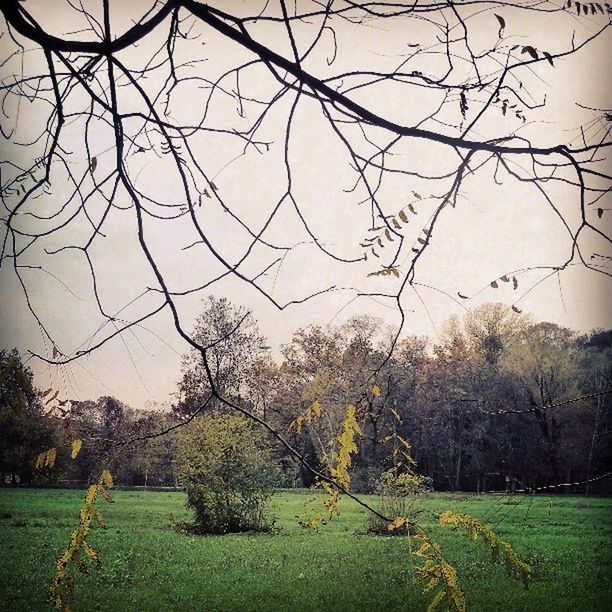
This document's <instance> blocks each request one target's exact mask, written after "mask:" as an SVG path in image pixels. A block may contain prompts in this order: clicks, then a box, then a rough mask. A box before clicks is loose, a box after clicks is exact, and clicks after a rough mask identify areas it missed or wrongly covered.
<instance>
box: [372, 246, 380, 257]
mask: <svg viewBox="0 0 612 612" xmlns="http://www.w3.org/2000/svg"><path fill="white" fill-rule="evenodd" d="M372 255H374V257H380V255H379V254H378V253H377V252H376V251H375V250H374V247H372Z"/></svg>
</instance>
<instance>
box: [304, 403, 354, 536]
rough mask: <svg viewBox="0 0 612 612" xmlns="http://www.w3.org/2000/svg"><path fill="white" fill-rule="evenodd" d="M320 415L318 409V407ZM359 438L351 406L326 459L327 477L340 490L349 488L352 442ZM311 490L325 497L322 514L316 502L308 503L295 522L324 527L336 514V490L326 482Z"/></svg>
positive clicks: (337, 511)
mask: <svg viewBox="0 0 612 612" xmlns="http://www.w3.org/2000/svg"><path fill="white" fill-rule="evenodd" d="M319 413H320V407H319ZM360 434H361V428H360V427H359V423H358V422H357V408H356V407H355V406H353V405H352V404H351V405H349V406H348V407H347V409H346V413H345V416H344V420H343V422H342V431H341V433H340V435H339V436H338V437H337V438H336V440H335V443H336V444H335V448H334V450H333V451H332V453H331V454H330V455H329V458H328V461H329V464H330V465H329V475H330V477H331V479H332V480H333V481H334V482H336V483H338V484H339V485H340V487H341V488H342V489H344V490H347V491H348V490H349V489H350V486H351V471H350V470H351V466H352V456H353V455H354V454H355V453H357V450H358V449H357V443H356V442H355V438H356V437H357V436H358V435H360ZM315 487H317V488H319V489H322V490H323V491H324V492H325V493H327V495H328V497H327V498H326V499H324V500H323V507H324V508H325V512H323V511H322V510H321V507H320V505H321V504H320V499H319V498H317V497H314V498H311V499H309V500H308V501H307V502H306V503H305V504H304V510H303V512H301V513H300V514H299V515H298V522H299V524H300V525H301V526H302V527H306V528H311V529H315V530H316V529H318V528H319V527H320V526H321V525H324V524H325V521H326V519H332V518H333V517H334V516H337V515H338V514H339V513H340V510H339V503H340V490H339V489H338V488H337V487H335V486H333V485H332V484H331V483H330V482H327V481H326V480H321V479H319V480H317V482H316V484H315Z"/></svg>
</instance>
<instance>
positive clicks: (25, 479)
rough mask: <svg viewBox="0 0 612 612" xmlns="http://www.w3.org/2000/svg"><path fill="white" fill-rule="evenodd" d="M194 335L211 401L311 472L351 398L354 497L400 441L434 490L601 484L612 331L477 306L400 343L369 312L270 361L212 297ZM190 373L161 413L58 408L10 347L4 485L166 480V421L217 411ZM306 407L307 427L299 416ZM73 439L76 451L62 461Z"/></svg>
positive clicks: (172, 478)
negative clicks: (250, 418) (274, 436)
mask: <svg viewBox="0 0 612 612" xmlns="http://www.w3.org/2000/svg"><path fill="white" fill-rule="evenodd" d="M194 335H195V337H197V339H198V341H201V342H203V343H206V344H208V345H209V346H211V348H210V349H209V361H210V363H211V364H212V365H213V367H214V371H213V372H212V374H213V375H214V380H215V381H216V385H217V386H218V388H219V389H220V390H221V392H222V393H223V394H224V395H225V396H226V397H229V398H231V399H232V401H233V402H234V403H237V404H238V405H240V406H244V407H245V409H247V410H248V411H249V412H252V413H253V414H255V415H257V416H258V417H260V418H262V419H264V420H266V421H267V422H269V423H270V424H271V425H272V426H273V427H274V428H276V429H277V430H278V431H279V432H281V434H282V435H283V436H284V437H285V439H286V440H287V442H288V443H289V444H290V445H291V446H292V447H293V448H294V449H296V450H297V451H299V452H300V453H302V454H303V455H304V456H305V457H306V458H307V460H308V461H309V462H310V463H311V464H312V465H313V466H315V467H317V468H318V469H320V470H322V471H325V469H326V468H325V461H324V457H325V453H326V452H327V450H328V448H329V444H330V441H332V440H334V439H335V438H336V437H337V436H338V434H339V432H340V428H341V426H342V420H343V416H344V413H345V410H346V407H347V405H350V404H352V405H354V406H355V407H356V414H357V419H358V422H359V425H360V428H361V435H360V436H359V438H358V448H359V451H358V455H357V457H356V460H355V464H354V465H353V477H352V488H353V489H354V490H355V491H361V492H368V491H371V490H372V489H373V487H374V483H375V482H376V480H377V478H378V477H379V476H380V474H381V473H382V472H383V471H384V470H386V469H389V467H390V464H391V463H392V462H393V461H397V458H396V457H395V456H394V454H393V448H392V446H393V444H394V441H397V439H398V436H399V437H400V438H401V439H402V440H406V441H407V442H409V444H410V445H411V450H410V452H411V455H412V458H413V459H414V461H415V462H416V466H415V468H414V469H415V470H416V472H418V473H419V474H421V475H423V476H427V477H428V478H430V479H431V482H432V484H433V488H434V489H436V490H441V491H446V490H450V491H458V490H462V491H489V490H544V491H548V490H552V491H564V492H565V491H574V492H588V493H597V492H606V493H610V492H611V491H612V483H611V479H610V478H608V477H606V474H608V473H609V472H610V471H611V470H612V444H611V442H612V431H611V430H612V422H611V410H610V404H611V391H612V382H611V377H612V361H611V356H612V330H606V331H604V330H595V331H592V332H591V333H588V334H585V335H580V334H578V333H576V332H575V331H573V330H571V329H567V328H564V327H560V326H559V325H557V324H555V323H549V322H539V323H535V322H533V321H532V320H531V319H530V318H529V317H528V316H527V315H525V314H523V313H520V312H517V311H516V310H511V309H509V308H507V307H505V306H503V305H501V304H485V305H483V306H481V307H479V308H476V309H474V310H472V311H467V312H466V314H465V316H464V317H463V318H458V317H451V318H450V319H448V321H447V322H446V324H445V325H444V326H443V327H442V328H441V329H439V330H438V333H437V336H436V337H435V339H431V338H426V337H416V336H413V337H402V338H400V339H397V338H396V336H395V331H394V329H392V328H391V327H389V326H387V325H385V324H383V322H382V321H380V320H378V319H375V318H371V317H367V316H361V317H356V318H353V319H351V320H349V321H348V322H347V323H345V324H343V325H340V326H336V327H331V326H330V327H318V326H309V327H306V328H303V329H300V330H298V331H297V332H296V333H295V334H294V335H293V337H292V338H291V340H290V341H289V342H288V343H287V344H285V345H284V346H283V347H282V349H281V358H280V359H274V358H273V357H272V355H271V351H270V347H269V346H268V345H267V341H266V339H265V338H264V337H262V335H261V334H260V332H259V330H258V327H257V323H256V321H255V320H254V319H253V317H252V316H251V315H250V313H249V312H248V311H246V310H245V309H243V308H242V307H238V306H235V305H233V304H231V303H230V302H229V301H228V300H226V299H216V298H213V297H210V298H208V301H207V304H206V308H205V310H204V312H203V313H202V315H201V316H200V318H199V319H198V321H197V324H196V327H195V329H194ZM202 367H203V366H202V364H201V362H200V361H199V359H198V357H197V355H196V354H195V353H193V354H186V355H185V356H184V358H183V363H182V378H181V380H180V381H179V382H178V385H177V389H176V393H175V395H174V398H173V401H172V405H171V406H169V407H168V409H167V410H162V411H139V410H134V409H132V408H130V407H129V406H126V405H125V404H123V403H122V402H121V401H119V400H117V399H115V398H113V397H101V398H99V399H97V400H93V399H92V400H86V401H68V400H63V399H61V396H60V394H59V393H58V392H57V391H54V390H37V389H35V388H34V387H33V384H32V379H33V377H32V373H31V371H30V370H29V369H28V368H27V366H24V365H23V363H22V360H21V358H20V356H19V355H18V354H17V352H16V351H12V352H9V351H2V352H0V372H1V378H0V388H1V404H0V425H1V426H0V449H1V456H0V458H1V466H2V468H1V469H2V483H3V484H5V485H11V484H36V483H37V484H46V485H48V484H55V485H64V486H83V485H85V484H86V483H88V482H90V481H91V480H92V479H95V478H96V477H97V475H98V474H99V472H100V469H101V466H102V465H103V464H104V463H105V462H108V461H109V457H110V458H111V460H112V461H113V463H114V468H113V474H114V477H115V482H116V484H118V485H125V486H178V485H179V483H178V482H177V476H176V465H175V461H176V454H177V450H178V445H180V443H181V437H180V432H181V430H182V429H183V427H177V428H174V426H175V425H177V424H180V423H186V424H185V425H184V427H189V426H190V424H191V422H193V421H196V419H205V418H207V414H210V413H211V412H218V411H223V410H227V409H224V408H223V407H221V406H220V405H216V404H215V403H214V402H206V401H205V398H206V396H207V391H208V387H207V382H206V380H207V379H206V376H204V373H203V371H202ZM314 402H317V410H318V411H320V418H317V419H310V418H309V415H311V414H312V412H311V410H312V406H313V404H314ZM302 425H303V426H302ZM167 429H168V430H170V431H169V432H168V433H165V434H164V435H161V436H157V435H154V434H157V433H159V432H162V431H164V430H167ZM151 436H152V437H151ZM74 439H80V440H82V441H83V443H82V448H81V451H80V454H79V456H78V459H77V460H74V461H72V460H71V459H70V453H71V447H70V440H74ZM50 447H54V448H57V449H58V450H57V457H56V458H55V457H54V467H53V469H51V468H50V467H49V466H46V467H44V466H43V468H42V469H39V470H36V469H35V466H34V464H35V461H36V457H37V455H38V454H39V453H40V452H42V451H44V450H45V449H47V448H50ZM274 456H275V457H276V460H277V462H278V464H279V466H280V467H281V471H280V472H281V474H282V479H281V480H280V481H279V485H280V486H286V487H302V486H310V485H312V484H313V478H312V476H311V474H310V473H309V472H308V471H307V470H305V469H303V467H300V465H299V464H297V463H296V462H295V461H294V460H293V459H292V458H291V456H290V455H289V454H288V452H287V450H286V448H284V447H283V446H282V445H280V444H278V443H276V442H275V445H274ZM568 483H581V484H574V485H572V486H567V485H568ZM551 485H552V488H550V489H548V488H547V487H551ZM557 485H563V486H557Z"/></svg>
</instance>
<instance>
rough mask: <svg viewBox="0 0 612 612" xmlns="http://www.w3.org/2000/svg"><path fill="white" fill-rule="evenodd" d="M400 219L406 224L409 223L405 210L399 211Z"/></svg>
mask: <svg viewBox="0 0 612 612" xmlns="http://www.w3.org/2000/svg"><path fill="white" fill-rule="evenodd" d="M399 218H400V219H401V220H402V221H403V222H404V223H408V215H406V213H405V212H404V211H403V210H400V211H399Z"/></svg>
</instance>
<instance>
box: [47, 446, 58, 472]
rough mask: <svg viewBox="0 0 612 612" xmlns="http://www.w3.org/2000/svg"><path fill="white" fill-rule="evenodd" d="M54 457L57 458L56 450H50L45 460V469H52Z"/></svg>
mask: <svg viewBox="0 0 612 612" xmlns="http://www.w3.org/2000/svg"><path fill="white" fill-rule="evenodd" d="M56 457H57V449H56V448H50V449H49V450H48V451H47V456H46V458H45V467H50V468H52V467H53V466H54V465H55V459H56Z"/></svg>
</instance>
